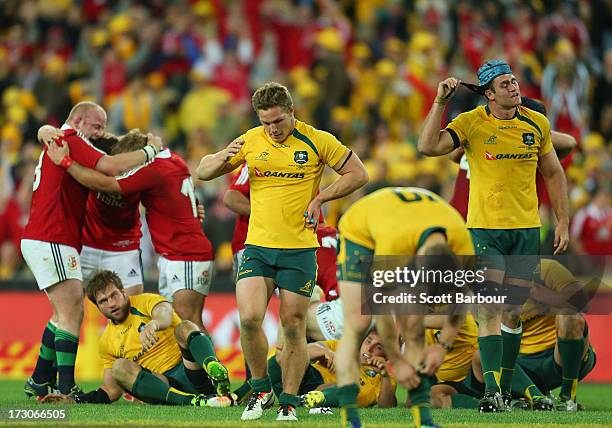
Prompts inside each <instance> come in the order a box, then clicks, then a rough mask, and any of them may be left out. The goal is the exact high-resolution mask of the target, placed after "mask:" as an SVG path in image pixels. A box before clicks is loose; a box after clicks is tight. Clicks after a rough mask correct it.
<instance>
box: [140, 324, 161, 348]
mask: <svg viewBox="0 0 612 428" xmlns="http://www.w3.org/2000/svg"><path fill="white" fill-rule="evenodd" d="M156 332H157V321H155V320H151V321H149V322H148V323H147V324H146V325H145V327H144V328H143V329H142V331H141V332H140V343H141V344H142V349H143V350H145V351H148V350H149V349H151V348H152V347H153V346H155V344H156V343H157V341H158V340H159V338H158V336H157V333H156Z"/></svg>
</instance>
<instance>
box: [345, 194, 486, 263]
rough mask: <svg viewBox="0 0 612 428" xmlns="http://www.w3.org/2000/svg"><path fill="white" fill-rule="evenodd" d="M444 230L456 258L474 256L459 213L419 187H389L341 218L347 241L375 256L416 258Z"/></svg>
mask: <svg viewBox="0 0 612 428" xmlns="http://www.w3.org/2000/svg"><path fill="white" fill-rule="evenodd" d="M439 229H443V230H444V232H445V233H446V237H447V240H448V244H449V246H450V248H451V250H453V252H454V253H455V254H456V255H462V256H463V255H473V254H474V245H473V244H472V238H471V237H470V234H469V232H468V230H467V228H466V226H465V222H464V221H463V218H462V217H461V214H459V212H458V211H457V210H456V209H455V208H453V207H451V206H450V205H449V204H448V203H447V202H446V201H445V200H444V199H442V198H441V197H440V196H438V195H436V194H435V193H433V192H430V191H429V190H426V189H420V188H418V187H387V188H384V189H380V190H377V191H376V192H373V193H370V194H369V195H367V196H365V197H363V198H361V199H359V200H358V201H357V202H355V203H354V204H353V205H351V206H350V207H349V209H348V210H347V211H346V212H345V213H344V215H343V216H342V217H341V218H340V222H339V224H338V230H339V231H340V235H341V236H342V238H343V239H347V240H349V241H352V242H354V243H355V244H358V245H361V246H364V247H366V248H369V249H372V250H374V255H387V256H390V255H408V256H412V255H415V254H416V252H417V250H418V249H419V247H420V246H421V245H422V244H423V242H424V241H425V239H426V238H427V236H429V234H430V233H431V232H432V231H435V230H439Z"/></svg>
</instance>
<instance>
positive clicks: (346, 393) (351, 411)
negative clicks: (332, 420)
mask: <svg viewBox="0 0 612 428" xmlns="http://www.w3.org/2000/svg"><path fill="white" fill-rule="evenodd" d="M358 395H359V385H357V384H356V383H351V384H348V385H343V386H340V387H338V405H339V406H340V418H341V420H342V422H341V423H342V426H346V425H348V423H349V422H359V410H358V407H357V396H358Z"/></svg>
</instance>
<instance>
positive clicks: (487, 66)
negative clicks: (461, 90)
mask: <svg viewBox="0 0 612 428" xmlns="http://www.w3.org/2000/svg"><path fill="white" fill-rule="evenodd" d="M502 74H512V69H511V68H510V66H509V65H508V63H507V62H506V61H503V60H501V59H494V60H491V61H487V62H485V63H484V64H483V65H482V66H481V67H480V68H479V69H478V85H479V86H481V87H483V86H486V85H488V84H489V83H491V82H492V81H493V79H495V78H496V77H497V76H501V75H502Z"/></svg>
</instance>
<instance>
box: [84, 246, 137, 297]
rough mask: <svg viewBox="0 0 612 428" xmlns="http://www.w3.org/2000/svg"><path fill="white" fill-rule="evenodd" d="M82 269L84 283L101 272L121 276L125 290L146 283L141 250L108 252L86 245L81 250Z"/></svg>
mask: <svg viewBox="0 0 612 428" xmlns="http://www.w3.org/2000/svg"><path fill="white" fill-rule="evenodd" d="M81 269H82V270H83V281H84V282H87V281H89V280H90V279H91V277H92V276H94V275H95V274H96V273H97V272H99V271H101V270H110V271H113V272H115V273H116V274H117V275H118V276H119V279H120V280H121V283H122V284H123V288H129V287H133V286H135V285H141V284H143V283H144V279H143V277H142V263H141V258H140V250H130V251H107V250H99V249H97V248H91V247H88V246H85V245H84V246H83V249H82V250H81Z"/></svg>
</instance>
